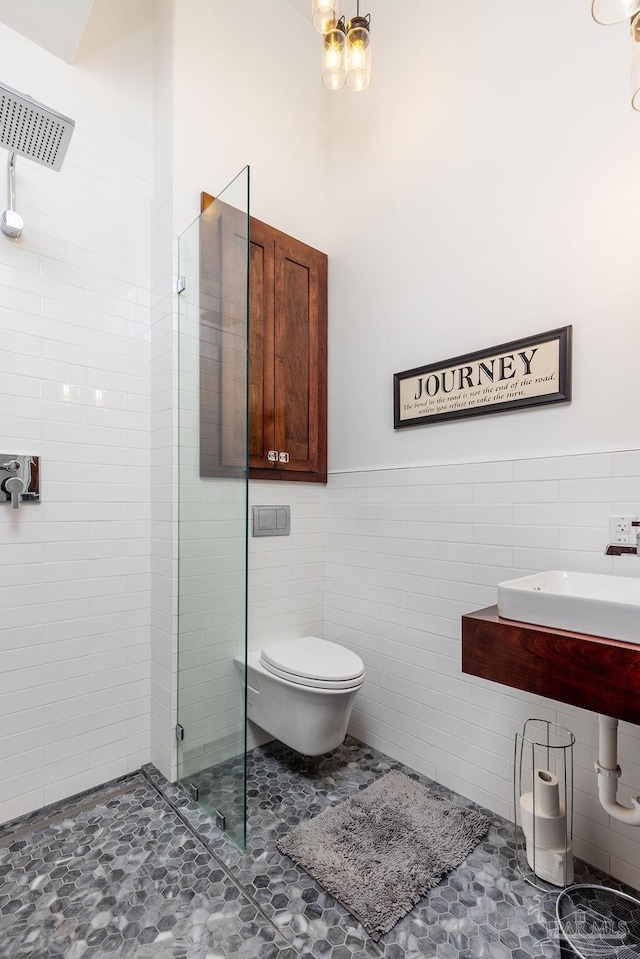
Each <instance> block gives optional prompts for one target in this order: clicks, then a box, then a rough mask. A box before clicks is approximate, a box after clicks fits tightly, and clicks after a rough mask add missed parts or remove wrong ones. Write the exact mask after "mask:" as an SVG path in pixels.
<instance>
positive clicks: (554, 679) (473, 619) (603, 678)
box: [462, 606, 640, 725]
mask: <svg viewBox="0 0 640 959" xmlns="http://www.w3.org/2000/svg"><path fill="white" fill-rule="evenodd" d="M639 629H640V625H639ZM462 671H463V673H470V674H471V675H472V676H480V677H481V678H482V679H489V680H491V681H492V682H494V683H502V685H504V686H511V687H512V688H514V689H523V690H525V691H526V692H528V693H535V694H536V695H538V696H546V697H547V698H548V699H555V700H558V701H559V702H562V703H570V704H571V705H572V706H581V707H582V708H583V709H589V710H591V711H592V712H595V713H604V714H605V715H607V716H615V717H617V718H618V719H624V720H626V721H627V722H630V723H637V724H639V725H640V645H636V644H635V643H623V642H621V641H619V640H617V639H602V638H600V637H599V636H588V635H583V634H582V633H570V632H566V631H565V630H562V629H550V628H548V627H546V626H533V625H531V624H530V623H516V622H513V621H512V620H510V619H503V618H502V617H500V616H498V607H497V606H489V607H488V608H487V609H480V610H478V611H477V612H475V613H469V614H468V615H467V616H463V617H462Z"/></svg>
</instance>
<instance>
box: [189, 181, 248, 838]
mask: <svg viewBox="0 0 640 959" xmlns="http://www.w3.org/2000/svg"><path fill="white" fill-rule="evenodd" d="M248 264H249V168H248V167H247V168H246V169H244V170H243V171H242V172H241V173H240V174H239V175H238V176H237V177H236V178H235V180H233V182H232V183H230V184H229V186H227V187H226V189H225V190H224V191H223V192H222V193H220V194H219V195H218V196H217V197H216V199H215V201H214V202H213V203H212V204H211V205H210V206H209V207H208V208H207V209H206V210H205V211H204V212H203V213H202V214H201V215H200V216H199V217H198V219H197V220H196V221H195V222H194V223H192V224H191V226H190V227H189V228H188V229H187V230H185V232H184V233H183V234H182V235H181V237H180V239H179V274H180V275H181V277H182V281H181V285H184V289H183V290H182V292H181V294H180V296H179V298H178V299H179V350H178V352H179V403H178V409H179V496H178V731H177V732H178V779H179V781H180V782H181V783H182V784H183V786H184V787H185V788H186V789H187V790H188V791H189V792H190V793H191V795H192V796H193V797H194V798H195V799H197V800H198V802H199V803H200V804H201V805H202V806H203V808H204V809H205V810H206V811H207V813H209V815H210V816H212V818H215V819H216V820H217V822H218V824H219V825H221V826H222V827H223V828H224V829H225V831H226V832H227V834H228V835H230V836H231V837H232V838H233V839H234V840H235V842H236V843H237V844H238V845H239V846H240V847H242V848H244V845H245V841H246V785H245V754H246V721H245V715H246V708H245V676H246V648H247V645H246V644H247V483H248V480H247V476H248V473H247V421H248V416H247V341H248V305H249V297H248ZM180 737H182V738H180Z"/></svg>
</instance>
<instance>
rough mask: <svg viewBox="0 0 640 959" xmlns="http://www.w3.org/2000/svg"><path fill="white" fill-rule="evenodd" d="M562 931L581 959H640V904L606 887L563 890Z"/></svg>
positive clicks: (559, 907) (559, 906) (558, 908)
mask: <svg viewBox="0 0 640 959" xmlns="http://www.w3.org/2000/svg"><path fill="white" fill-rule="evenodd" d="M556 916H557V919H558V931H559V933H560V935H561V936H562V937H563V939H564V940H565V941H566V942H567V943H568V945H569V946H570V947H571V949H572V950H573V951H574V953H575V954H576V956H578V957H579V959H640V901H639V900H638V899H634V898H633V897H632V896H628V895H627V894H626V893H624V892H618V890H616V889H608V888H607V887H606V886H596V885H590V884H588V883H585V884H582V885H575V886H569V887H568V888H567V889H563V890H562V892H561V893H560V895H559V896H558V898H557V900H556Z"/></svg>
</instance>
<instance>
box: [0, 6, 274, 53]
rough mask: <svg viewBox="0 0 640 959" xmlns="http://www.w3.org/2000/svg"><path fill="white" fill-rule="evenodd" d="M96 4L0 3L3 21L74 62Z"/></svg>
mask: <svg viewBox="0 0 640 959" xmlns="http://www.w3.org/2000/svg"><path fill="white" fill-rule="evenodd" d="M291 2H293V0H291ZM93 3H94V0H55V2H51V0H19V3H16V0H0V21H1V22H3V23H5V24H6V25H7V26H8V27H11V29H12V30H15V31H16V32H17V33H21V34H22V36H23V37H27V38H28V39H29V40H33V42H34V43H37V44H38V46H40V47H44V49H45V50H48V51H49V52H50V53H53V54H55V56H56V57H60V59H61V60H66V61H67V63H71V61H72V60H73V58H74V55H75V53H76V50H77V49H78V44H79V43H80V38H81V37H82V34H83V32H84V28H85V25H86V23H87V19H88V17H89V13H90V12H91V7H92V6H93Z"/></svg>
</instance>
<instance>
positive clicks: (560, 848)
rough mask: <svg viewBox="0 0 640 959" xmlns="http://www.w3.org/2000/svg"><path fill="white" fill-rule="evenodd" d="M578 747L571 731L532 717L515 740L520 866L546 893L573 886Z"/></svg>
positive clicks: (523, 872)
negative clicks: (574, 774)
mask: <svg viewBox="0 0 640 959" xmlns="http://www.w3.org/2000/svg"><path fill="white" fill-rule="evenodd" d="M574 745H575V736H574V735H573V733H572V732H571V731H570V730H569V729H566V728H565V727H564V726H559V725H557V724H556V723H552V722H550V721H549V720H546V719H528V720H527V721H526V722H525V723H524V725H523V727H522V731H521V732H518V733H516V736H515V748H514V764H513V799H514V822H515V827H516V865H517V868H518V871H519V872H520V875H521V876H522V878H523V879H524V880H525V881H526V882H528V883H530V884H531V885H533V886H535V887H536V888H538V889H540V890H543V891H544V892H550V891H554V890H555V891H558V889H559V888H564V887H566V886H568V885H570V884H571V883H572V882H573V747H574Z"/></svg>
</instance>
